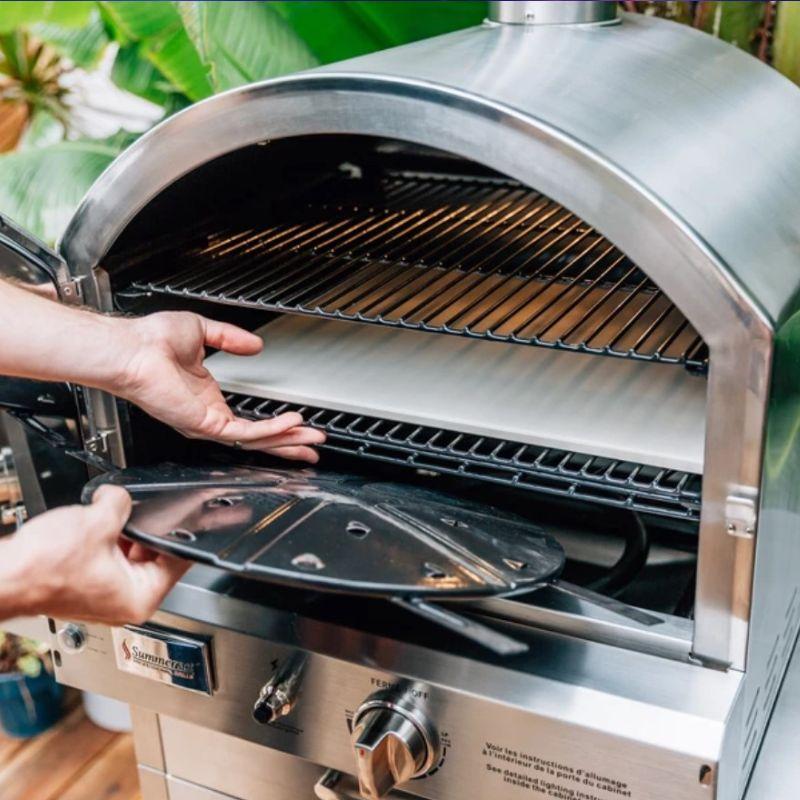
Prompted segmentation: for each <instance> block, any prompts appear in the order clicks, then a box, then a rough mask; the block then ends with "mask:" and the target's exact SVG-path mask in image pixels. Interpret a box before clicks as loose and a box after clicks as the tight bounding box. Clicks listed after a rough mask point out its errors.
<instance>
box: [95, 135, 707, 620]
mask: <svg viewBox="0 0 800 800" xmlns="http://www.w3.org/2000/svg"><path fill="white" fill-rule="evenodd" d="M631 224H632V225H633V224H635V221H633V220H632V221H631ZM102 266H103V268H104V269H105V270H106V271H107V272H108V274H109V276H110V282H111V289H112V294H113V299H114V303H115V306H116V308H117V310H118V311H121V312H127V313H133V314H141V313H146V312H152V311H155V310H162V309H181V310H192V311H197V312H199V313H202V314H204V315H206V316H212V317H216V318H218V319H224V320H227V321H231V322H235V323H236V324H239V325H242V326H244V327H247V328H249V329H251V330H257V329H261V328H262V326H265V325H266V326H267V328H266V329H265V330H266V334H265V339H266V342H267V348H269V342H270V339H269V324H272V323H274V322H275V321H276V320H278V321H280V320H284V319H286V318H287V317H288V318H291V319H294V320H298V319H307V320H316V321H317V323H315V324H326V323H330V324H331V325H347V326H356V329H357V330H360V331H364V330H367V329H368V328H369V327H370V326H372V327H379V328H381V329H391V330H392V331H393V332H394V333H393V334H392V335H393V336H398V337H402V336H406V335H411V336H416V337H419V336H424V337H434V338H432V339H426V340H425V341H426V342H433V341H441V340H440V339H439V338H438V337H451V339H448V341H450V340H456V337H457V341H459V342H462V343H467V342H470V343H474V345H475V346H483V345H484V344H485V343H488V342H492V343H494V346H495V347H499V346H502V347H503V348H539V349H542V350H547V351H548V352H549V353H551V354H552V358H553V359H556V362H555V363H558V364H567V363H569V364H573V363H575V362H567V361H566V359H592V368H593V369H599V370H605V371H607V374H608V375H611V374H612V373H613V374H616V373H615V372H614V370H617V369H618V368H620V367H624V368H625V369H631V366H630V365H634V369H635V370H636V372H635V373H626V376H623V378H622V380H625V381H631V380H635V381H638V382H640V383H641V385H642V386H646V385H647V384H649V383H651V376H652V377H653V378H660V377H662V376H668V378H669V380H670V381H672V380H674V381H677V382H678V383H680V384H681V385H682V386H683V385H684V384H685V387H688V390H689V391H691V392H693V393H694V394H695V395H696V394H697V393H698V392H700V397H701V403H702V405H701V411H702V412H703V415H704V402H705V375H706V373H707V369H708V349H707V347H706V345H705V343H704V342H703V340H702V338H701V337H700V336H699V335H698V334H697V332H696V331H695V330H694V328H693V327H692V326H691V324H690V323H689V322H688V321H687V320H686V318H685V317H684V316H683V315H682V314H681V312H680V311H679V310H678V309H677V308H676V307H675V306H674V305H673V304H672V303H671V302H670V300H669V298H668V297H666V296H665V295H664V293H663V292H661V291H660V290H659V288H658V287H657V286H656V285H655V283H654V282H653V281H652V280H651V279H650V278H649V277H648V276H646V275H645V274H644V273H643V272H642V271H641V270H640V269H639V268H638V267H637V266H636V265H635V264H633V263H632V262H631V261H630V260H629V259H628V258H627V257H626V256H625V255H624V254H623V253H622V252H620V251H619V250H618V249H617V248H616V247H614V246H613V245H612V244H611V243H610V242H609V241H608V240H607V239H605V238H604V237H603V236H602V235H601V234H600V233H599V232H598V231H597V230H595V229H593V228H591V227H590V226H589V225H587V224H586V223H585V222H584V221H583V220H581V219H579V218H577V217H576V216H575V215H573V214H571V213H570V212H569V210H568V209H565V208H564V207H563V206H560V205H559V204H557V203H555V202H554V201H552V200H551V199H549V198H547V197H544V196H543V195H541V194H539V193H537V192H536V191H535V190H532V189H530V188H528V187H525V186H522V185H520V184H519V183H517V182H515V181H513V180H510V179H508V178H507V177H505V176H503V175H500V174H497V173H495V172H493V171H491V170H489V169H486V168H484V167H482V166H481V165H479V164H476V163H472V162H469V161H465V160H463V159H461V158H458V157H455V156H452V155H449V154H447V153H444V152H441V151H434V150H431V149H427V148H422V147H420V146H417V145H411V144H408V143H404V142H398V141H389V140H382V139H375V138H372V137H365V136H344V135H325V136H313V137H312V136H309V137H297V138H292V139H286V140H279V141H265V142H261V143H258V144H257V145H253V146H251V147H248V148H245V149H242V150H238V151H236V152H233V153H231V154H228V155H226V156H223V157H221V158H219V159H217V160H215V161H213V162H210V163H208V164H206V165H204V166H203V167H202V168H201V169H198V170H196V171H194V172H192V173H191V174H189V175H187V176H185V177H184V178H182V179H181V180H179V181H177V182H176V183H175V184H173V185H172V186H171V187H169V188H168V189H167V190H165V191H164V192H163V193H161V194H160V195H159V196H158V197H157V198H156V199H155V200H154V201H152V202H151V203H150V204H149V205H147V206H146V207H145V208H144V209H143V210H142V211H141V212H140V213H139V214H138V215H137V216H136V217H135V218H134V219H133V220H132V221H131V223H130V224H129V225H128V226H127V228H126V229H125V232H124V233H123V235H122V236H121V237H120V238H119V239H118V240H117V242H116V243H115V245H114V247H113V248H112V250H111V251H110V252H109V253H108V255H107V257H106V258H105V260H104V262H103V264H102ZM290 324H294V323H290ZM348 330H355V329H353V328H352V327H351V328H348ZM465 346H466V345H465ZM411 349H412V351H413V348H411ZM504 352H505V351H504ZM514 352H520V353H522V352H523V351H514ZM528 352H530V351H528ZM537 352H538V350H537ZM370 357H373V358H380V352H379V350H378V352H377V353H373V354H371V356H370ZM562 359H563V360H562ZM595 363H596V365H597V366H595ZM299 368H302V365H299ZM354 368H355V369H356V370H358V369H359V368H360V367H359V365H358V364H356V365H355V367H354V365H353V364H352V363H351V364H342V365H341V372H342V374H347V371H348V370H350V371H352V370H353V369H354ZM382 368H384V369H390V370H395V371H402V372H403V373H404V374H405V375H406V379H407V381H408V382H409V384H410V386H411V388H412V391H410V394H409V397H410V398H411V402H412V403H413V402H414V398H415V397H423V396H424V395H425V392H426V386H425V385H424V383H423V382H417V376H416V375H415V373H414V367H413V363H408V364H402V363H396V364H390V365H386V364H384V365H383V366H382ZM337 371H338V370H337ZM631 374H633V375H634V377H633V378H631V377H630V375H631ZM552 375H553V378H552V385H548V390H549V392H548V395H547V396H548V398H549V402H550V403H551V404H552V403H555V404H557V405H558V404H559V396H560V394H561V395H562V396H563V401H564V403H563V404H565V405H566V401H567V399H568V394H569V393H570V392H571V391H572V389H571V387H569V386H560V385H559V371H558V370H555V371H554V372H553V373H552ZM521 378H522V379H524V376H521ZM615 380H617V379H614V380H612V379H610V378H609V380H608V386H607V387H604V386H603V385H602V382H601V384H600V385H599V389H598V390H597V392H598V393H597V394H596V396H595V395H593V396H594V398H595V399H594V400H593V407H594V405H596V404H599V407H602V406H605V407H606V409H605V410H607V411H608V413H605V410H604V409H601V410H603V413H601V414H600V415H599V416H600V417H602V421H598V425H600V426H604V427H603V428H602V429H601V431H600V433H598V436H600V437H601V438H602V437H606V438H607V439H608V440H609V447H610V448H611V449H610V450H609V452H613V445H614V443H615V442H614V440H615V439H616V438H617V435H616V432H615V429H614V425H615V424H618V425H619V426H621V427H622V426H625V425H629V424H630V423H629V418H633V417H636V416H637V413H638V416H639V417H640V418H648V417H649V418H652V419H653V420H654V422H653V425H650V426H649V428H651V430H650V431H648V430H647V427H648V426H643V427H641V435H642V437H646V436H650V435H651V434H653V433H658V431H653V430H652V429H653V428H656V427H657V426H664V425H666V426H669V425H670V424H671V421H672V419H673V418H677V417H679V416H680V414H681V409H680V408H675V409H674V410H671V409H670V407H669V403H670V402H671V400H670V397H669V396H665V397H663V398H655V400H654V398H653V396H652V394H647V393H643V394H642V397H641V404H649V408H640V409H638V410H637V409H633V410H632V409H629V408H627V407H625V408H619V409H616V408H615V406H616V404H617V401H616V399H615V392H616V390H617V386H618V383H616V382H615ZM515 384H516V382H515ZM483 389H484V390H486V389H487V387H483ZM318 390H319V395H320V399H319V401H318V402H315V403H312V404H309V403H304V402H299V401H291V400H287V399H286V397H285V396H283V397H282V396H271V395H270V393H269V390H268V389H265V390H264V391H259V392H258V393H257V394H256V393H247V392H242V391H228V392H227V394H226V398H227V400H228V402H229V403H230V405H231V406H232V407H233V408H234V409H235V410H236V412H237V413H238V414H240V415H242V416H246V417H251V418H261V417H265V416H270V415H274V414H277V413H280V412H282V411H285V410H290V409H291V410H299V411H301V413H302V414H303V416H304V418H305V420H306V422H307V424H310V425H314V426H318V427H320V428H322V429H324V430H325V431H326V432H327V435H328V439H327V443H326V444H325V445H324V446H323V447H322V448H321V451H320V455H321V460H320V463H319V465H318V466H317V469H321V470H344V471H349V472H357V473H368V474H370V475H372V476H374V477H378V478H380V477H385V478H387V479H390V480H394V481H397V480H402V481H405V482H408V483H415V484H421V485H426V486H429V487H433V488H436V489H438V490H440V491H446V492H449V493H452V494H453V495H463V496H468V497H470V498H471V499H473V500H474V499H476V498H477V499H482V500H485V501H486V502H487V503H490V504H492V505H495V506H499V507H502V508H507V509H510V510H513V511H515V512H517V513H519V514H521V515H523V516H526V517H528V518H530V519H532V520H534V521H536V522H537V523H538V524H540V525H542V526H543V527H545V528H546V529H547V530H548V532H550V533H552V534H553V535H554V536H555V537H556V538H558V539H559V541H560V542H561V543H562V545H563V546H564V548H565V550H566V552H567V556H568V563H567V568H566V572H565V575H564V577H565V579H566V580H569V581H570V582H572V583H575V584H579V585H582V586H585V587H587V588H591V589H593V590H595V591H597V592H600V593H602V594H605V595H608V596H611V597H614V598H617V599H619V600H621V601H622V602H624V603H626V604H631V605H635V606H638V607H641V608H644V609H648V610H651V611H655V612H659V613H662V614H665V615H674V616H677V617H683V618H685V619H688V620H691V618H692V615H693V606H694V591H695V578H696V553H697V537H698V529H699V517H700V506H701V490H702V463H696V464H695V462H696V461H697V459H696V458H695V462H693V465H694V466H693V467H692V468H691V469H686V468H678V467H676V466H675V465H674V464H672V463H671V462H670V459H673V460H674V458H675V454H674V453H672V454H666V455H665V460H663V461H662V463H640V461H637V460H636V459H634V458H630V459H626V458H625V457H620V456H616V457H615V456H610V455H604V454H602V453H599V452H593V451H591V450H588V449H583V450H581V449H580V447H577V448H569V449H564V448H559V447H554V446H552V445H547V444H537V441H536V435H537V434H536V433H534V434H532V435H531V438H529V440H527V441H520V440H519V438H509V437H504V436H503V435H487V434H485V433H483V434H481V433H476V432H474V431H473V432H470V431H465V430H463V429H459V428H458V427H453V426H450V427H448V426H447V424H444V425H442V424H436V425H431V424H424V423H420V422H419V421H415V422H409V421H407V420H403V419H397V418H387V417H384V416H382V415H380V414H377V415H376V414H369V413H363V411H362V412H356V411H348V410H346V409H343V408H342V407H336V406H333V407H332V406H331V405H330V404H327V405H326V402H325V386H324V385H322V386H319V387H318ZM488 391H490V392H491V393H493V397H496V405H497V407H498V408H499V409H500V410H501V412H502V408H503V404H504V403H506V404H508V403H511V402H512V401H513V400H514V398H513V396H512V394H511V393H512V392H513V391H516V388H515V385H512V386H510V387H509V386H492V387H488ZM603 392H606V394H603ZM634 395H635V392H634ZM661 402H663V404H664V405H663V407H662V406H661ZM538 407H540V408H541V407H542V406H541V404H540V405H539V406H538ZM120 410H121V415H122V420H123V428H124V434H125V437H126V443H125V446H126V453H127V456H128V460H129V464H131V465H142V464H148V463H157V462H162V461H173V462H186V463H196V462H199V461H205V462H207V461H209V460H221V461H226V462H236V463H270V464H274V463H275V460H274V459H270V458H269V457H268V456H264V455H254V454H243V453H242V452H241V451H232V450H230V449H227V448H221V447H217V446H214V445H209V444H203V443H198V442H195V441H189V440H186V439H183V438H182V437H180V436H178V435H177V434H175V433H174V432H172V431H170V430H167V429H165V428H164V427H163V426H161V425H160V424H159V423H156V422H155V421H153V420H152V419H150V418H149V417H147V416H146V415H144V414H143V413H141V412H140V411H138V410H137V409H135V408H133V407H129V406H126V405H123V406H121V408H120ZM634 411H635V412H637V413H634ZM615 415H616V416H615ZM499 417H501V418H502V413H500V414H499ZM548 419H549V418H548ZM609 420H610V422H609ZM694 422H697V420H694ZM702 422H703V420H702V419H701V420H700V423H701V424H702ZM580 423H581V425H583V426H586V425H587V424H591V423H592V419H589V420H587V419H585V418H583V419H581V420H580ZM548 424H550V423H548ZM553 424H554V425H556V424H557V425H564V426H566V428H569V427H570V419H569V417H566V418H565V417H564V415H562V418H560V419H558V420H557V421H556V422H555V423H553ZM687 430H688V431H689V433H686V431H687ZM666 432H667V438H669V436H670V433H671V431H670V430H669V428H668V427H667V430H666ZM634 433H637V432H636V431H634ZM660 433H661V434H662V435H663V433H664V431H660ZM702 434H703V432H702V427H699V426H698V425H695V427H694V428H692V427H691V426H689V427H687V428H686V429H685V430H684V431H683V432H682V433H676V438H677V439H678V441H679V449H680V447H685V448H686V449H687V451H688V450H693V451H694V452H700V453H702V449H703V441H702ZM687 436H693V437H695V440H693V441H690V440H688V439H687V440H686V441H684V440H683V439H682V438H681V437H687ZM697 437H700V439H699V441H698V440H697ZM674 446H675V444H674V442H673V448H674ZM654 460H658V459H654ZM284 463H285V462H284ZM520 602H529V603H532V604H536V602H537V599H536V593H534V594H532V595H531V596H530V597H529V598H521V599H520Z"/></svg>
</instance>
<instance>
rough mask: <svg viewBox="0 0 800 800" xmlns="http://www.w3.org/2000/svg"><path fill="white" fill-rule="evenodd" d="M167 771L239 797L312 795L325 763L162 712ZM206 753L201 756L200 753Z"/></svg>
mask: <svg viewBox="0 0 800 800" xmlns="http://www.w3.org/2000/svg"><path fill="white" fill-rule="evenodd" d="M160 722H161V731H162V735H163V739H164V756H165V758H166V770H167V772H168V773H169V775H170V776H171V777H172V778H179V779H183V780H186V781H191V782H192V783H196V784H200V785H201V786H204V787H206V788H208V789H213V790H215V791H217V792H222V793H223V794H225V795H232V796H235V797H237V798H241V800H262V798H265V797H267V798H269V800H301V798H305V799H306V800H312V798H313V797H314V790H313V787H314V784H315V783H316V782H317V781H318V780H319V777H320V775H322V773H323V772H324V769H323V768H322V767H319V766H317V765H316V764H312V763H311V762H309V761H304V760H303V759H301V758H297V757H296V756H288V755H286V754H285V753H281V752H279V751H278V750H269V749H267V748H265V747H261V746H259V745H256V744H253V743H252V742H247V741H245V740H244V739H237V738H235V737H233V736H228V735H226V734H222V733H216V732H214V731H213V730H210V729H208V728H205V727H200V726H198V725H192V724H190V723H188V722H181V721H180V720H177V719H172V718H170V717H164V716H161V717H160ZM199 753H202V758H198V754H199Z"/></svg>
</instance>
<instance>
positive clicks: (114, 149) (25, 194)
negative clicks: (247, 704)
mask: <svg viewBox="0 0 800 800" xmlns="http://www.w3.org/2000/svg"><path fill="white" fill-rule="evenodd" d="M134 138H135V136H133V135H132V134H129V133H121V134H118V135H115V136H113V137H111V138H109V139H104V140H77V141H66V142H58V143H57V144H52V145H49V146H47V147H39V148H35V149H26V150H21V151H18V152H15V153H8V154H6V155H3V156H0V213H2V214H4V215H6V216H8V217H9V218H10V219H12V220H14V221H15V222H16V223H17V224H18V225H21V226H22V227H23V228H24V229H26V230H28V231H31V232H32V233H34V234H35V235H37V236H38V237H39V238H40V239H42V240H43V241H45V242H47V243H49V244H53V243H54V242H55V241H56V239H57V238H58V237H59V236H60V235H61V233H62V231H63V230H64V228H65V227H66V225H67V223H68V222H69V219H70V217H71V216H72V214H73V212H74V211H75V208H76V207H77V205H78V203H79V202H80V200H81V198H82V197H83V195H84V194H85V193H86V191H87V190H88V189H89V187H90V186H91V185H92V184H93V183H94V181H95V180H96V179H97V178H98V176H99V175H100V173H101V172H102V171H103V170H104V169H105V168H106V167H107V166H108V165H109V164H110V163H111V162H112V161H113V160H114V158H115V157H116V156H117V155H118V154H119V153H120V152H121V151H122V150H123V149H124V148H125V147H126V146H127V145H128V144H130V142H131V141H133V139H134Z"/></svg>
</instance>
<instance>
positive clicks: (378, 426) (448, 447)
mask: <svg viewBox="0 0 800 800" xmlns="http://www.w3.org/2000/svg"><path fill="white" fill-rule="evenodd" d="M226 401H227V403H228V405H230V406H231V408H232V409H233V410H234V412H235V413H236V414H238V415H240V416H243V417H246V418H249V419H265V418H269V417H274V416H276V415H277V414H282V413H283V412H285V411H298V412H299V413H300V414H302V415H303V418H304V420H305V422H306V424H307V425H310V426H312V427H315V428H320V429H322V430H324V431H325V432H326V433H327V436H328V438H327V441H326V443H325V444H324V445H322V447H323V449H327V450H332V451H336V452H343V453H348V454H352V455H356V456H359V457H361V458H367V459H373V460H377V461H383V462H387V463H393V464H403V465H405V466H408V467H412V468H417V469H427V470H433V471H436V472H442V473H447V474H451V475H459V476H462V477H467V478H475V479H479V480H484V481H489V482H492V483H497V484H502V485H505V486H513V487H519V488H523V489H530V490H533V491H537V492H544V493H545V494H550V495H557V496H563V497H574V498H577V499H580V500H588V501H592V502H599V503H602V504H605V505H611V506H617V507H622V508H630V509H633V510H636V511H642V512H645V513H650V514H658V515H660V516H667V517H673V518H680V519H688V520H697V519H699V515H700V501H701V478H700V476H699V475H694V474H691V473H687V472H679V471H675V470H668V469H663V468H660V467H649V466H644V465H641V464H633V463H630V462H622V461H615V460H613V459H609V458H599V457H597V456H589V455H582V454H580V453H573V452H567V451H564V450H555V449H552V448H545V447H537V446H535V445H523V444H520V443H517V442H509V441H502V440H499V439H491V438H488V437H482V436H473V435H468V434H463V433H457V432H455V431H447V430H442V429H437V428H430V427H424V426H419V425H412V424H408V423H403V422H394V421H391V420H386V419H380V418H377V417H367V416H361V415H358V414H351V413H345V412H339V411H332V410H328V409H323V408H312V407H309V406H302V405H298V404H296V403H284V402H282V401H279V400H264V399H262V398H256V397H250V396H247V395H240V394H229V395H227V396H226Z"/></svg>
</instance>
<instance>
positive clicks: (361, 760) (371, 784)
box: [352, 690, 439, 800]
mask: <svg viewBox="0 0 800 800" xmlns="http://www.w3.org/2000/svg"><path fill="white" fill-rule="evenodd" d="M352 742H353V748H354V750H355V753H356V768H357V773H358V782H359V786H360V791H361V796H362V797H364V798H366V800H378V798H381V797H384V796H385V795H386V794H388V793H389V792H390V791H391V790H392V789H393V788H394V787H395V786H397V785H398V784H401V783H405V782H406V781H409V780H411V779H412V778H416V777H418V776H420V775H424V774H425V773H426V772H428V770H430V769H431V768H432V767H433V766H434V764H435V763H436V759H437V758H438V754H439V740H438V736H437V735H436V731H435V730H434V729H433V728H432V727H431V725H430V724H429V723H428V721H427V719H426V718H425V717H424V716H423V715H422V714H421V713H420V711H419V709H417V708H416V707H415V705H414V704H413V703H412V702H411V701H410V700H409V699H408V698H407V697H405V696H403V695H402V694H400V693H396V692H392V691H389V690H387V691H381V692H377V693H376V694H374V695H372V696H371V697H369V698H368V699H367V701H366V702H365V703H364V704H363V705H362V706H361V708H359V709H358V711H357V712H356V715H355V717H354V719H353V736H352Z"/></svg>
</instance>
